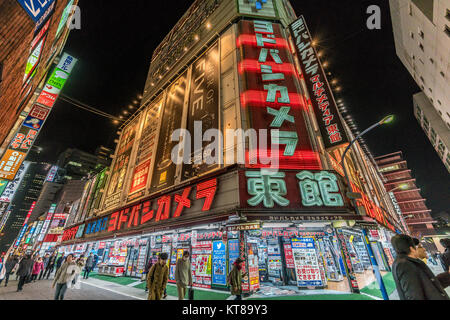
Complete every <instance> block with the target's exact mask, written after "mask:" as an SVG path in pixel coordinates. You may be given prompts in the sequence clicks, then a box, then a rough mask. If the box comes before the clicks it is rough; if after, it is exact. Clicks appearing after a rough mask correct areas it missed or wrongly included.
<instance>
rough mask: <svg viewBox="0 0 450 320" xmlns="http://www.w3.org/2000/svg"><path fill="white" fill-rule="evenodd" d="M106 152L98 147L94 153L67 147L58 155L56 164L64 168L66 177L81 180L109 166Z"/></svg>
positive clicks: (109, 161)
mask: <svg viewBox="0 0 450 320" xmlns="http://www.w3.org/2000/svg"><path fill="white" fill-rule="evenodd" d="M106 151H107V150H106ZM106 154H107V153H106V152H105V150H103V149H100V148H98V149H97V152H96V154H95V155H94V154H90V153H87V152H84V151H81V150H78V149H67V150H66V151H64V152H63V153H61V154H60V155H59V157H58V161H57V165H58V167H60V168H63V169H65V170H66V175H65V177H66V178H67V179H69V180H81V179H82V178H85V177H87V176H88V175H89V174H97V173H99V172H101V171H102V170H103V169H104V168H106V167H108V166H109V164H110V163H111V159H108V157H107V156H106Z"/></svg>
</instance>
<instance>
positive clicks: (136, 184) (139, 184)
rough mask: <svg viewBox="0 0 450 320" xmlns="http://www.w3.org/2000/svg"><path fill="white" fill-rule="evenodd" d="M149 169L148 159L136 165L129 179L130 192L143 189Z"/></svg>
mask: <svg viewBox="0 0 450 320" xmlns="http://www.w3.org/2000/svg"><path fill="white" fill-rule="evenodd" d="M149 170H150V160H147V161H145V162H144V163H142V164H140V165H138V166H137V167H136V168H135V169H134V173H133V178H132V180H131V187H130V194H132V193H135V192H138V191H140V190H143V189H144V188H145V186H146V185H147V179H148V172H149Z"/></svg>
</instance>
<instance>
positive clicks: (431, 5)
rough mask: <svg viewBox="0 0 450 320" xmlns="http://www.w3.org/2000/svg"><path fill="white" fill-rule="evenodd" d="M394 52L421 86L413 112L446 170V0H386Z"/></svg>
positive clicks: (449, 19)
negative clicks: (391, 27) (388, 6)
mask: <svg viewBox="0 0 450 320" xmlns="http://www.w3.org/2000/svg"><path fill="white" fill-rule="evenodd" d="M390 8H391V16H392V25H393V29H394V40H395V46H396V51H397V55H398V57H399V58H400V60H401V61H402V63H403V64H404V65H405V67H406V68H407V69H408V71H409V73H411V75H412V76H413V78H414V80H416V82H417V84H418V86H419V87H420V88H421V89H422V93H421V94H416V95H415V96H414V114H415V115H416V117H417V119H418V121H419V123H420V124H421V125H422V128H423V129H424V131H425V133H426V135H427V136H428V137H429V139H430V141H431V143H432V144H433V146H434V148H435V149H436V151H437V152H438V154H439V157H440V158H441V159H442V161H443V163H444V165H445V166H446V167H447V169H448V170H449V172H450V151H449V150H450V95H449V92H450V1H449V0H390Z"/></svg>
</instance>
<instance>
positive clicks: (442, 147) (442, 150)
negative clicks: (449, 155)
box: [438, 140, 445, 158]
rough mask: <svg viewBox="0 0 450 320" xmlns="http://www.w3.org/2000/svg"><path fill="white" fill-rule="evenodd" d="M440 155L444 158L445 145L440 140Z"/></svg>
mask: <svg viewBox="0 0 450 320" xmlns="http://www.w3.org/2000/svg"><path fill="white" fill-rule="evenodd" d="M438 153H439V155H440V156H441V158H442V157H444V153H445V145H444V144H443V143H442V141H440V140H439V145H438Z"/></svg>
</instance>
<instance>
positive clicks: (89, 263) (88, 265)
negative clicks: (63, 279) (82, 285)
mask: <svg viewBox="0 0 450 320" xmlns="http://www.w3.org/2000/svg"><path fill="white" fill-rule="evenodd" d="M92 269H94V254H93V253H92V252H91V254H90V255H89V257H88V258H87V260H86V265H85V267H84V275H83V279H89V273H90V272H91V271H92Z"/></svg>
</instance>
